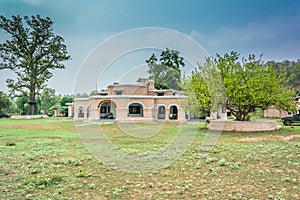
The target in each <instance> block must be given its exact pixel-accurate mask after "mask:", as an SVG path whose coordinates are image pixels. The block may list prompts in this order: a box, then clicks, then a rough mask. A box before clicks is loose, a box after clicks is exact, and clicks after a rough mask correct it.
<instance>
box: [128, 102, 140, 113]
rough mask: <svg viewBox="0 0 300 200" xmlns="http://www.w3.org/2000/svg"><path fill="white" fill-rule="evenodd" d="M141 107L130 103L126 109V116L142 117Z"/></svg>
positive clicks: (138, 104)
mask: <svg viewBox="0 0 300 200" xmlns="http://www.w3.org/2000/svg"><path fill="white" fill-rule="evenodd" d="M143 114H144V111H143V105H142V104H140V103H132V104H130V105H129V107H128V116H143Z"/></svg>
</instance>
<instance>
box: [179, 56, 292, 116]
mask: <svg viewBox="0 0 300 200" xmlns="http://www.w3.org/2000/svg"><path fill="white" fill-rule="evenodd" d="M278 70H279V69H276V66H275V65H274V64H272V63H266V64H264V63H263V62H262V60H261V57H260V58H259V59H256V57H255V56H254V55H249V57H248V59H245V58H242V59H241V62H239V54H238V53H236V52H231V54H230V55H229V54H225V55H224V56H223V57H222V56H220V55H217V57H216V58H215V59H214V60H213V61H212V60H211V59H208V60H207V61H206V62H205V63H204V64H203V65H200V66H199V70H198V71H195V72H194V73H193V74H192V75H191V77H190V78H189V80H190V81H191V82H187V85H191V88H192V89H193V90H194V93H195V94H196V99H197V104H198V105H199V107H200V108H201V109H207V110H215V109H216V107H215V106H218V105H222V106H224V107H226V109H228V110H229V111H230V112H231V113H232V114H233V115H234V116H235V117H236V119H237V120H240V121H244V120H245V119H246V117H247V115H248V114H249V113H250V112H253V111H255V109H256V108H262V109H264V108H267V107H269V106H275V107H276V108H278V109H282V110H289V111H292V110H295V104H294V102H293V97H294V94H295V92H294V91H293V90H289V89H287V88H285V87H284V85H285V83H286V81H287V79H286V77H287V75H286V73H284V72H282V71H278ZM214 77H216V78H214ZM194 79H195V80H199V81H193V80H194ZM203 84H206V87H207V88H206V87H205V86H203ZM186 87H189V86H185V87H184V88H186ZM183 91H184V92H185V91H186V90H183ZM206 97H209V98H206ZM189 99H190V100H189ZM187 101H190V102H193V101H194V102H196V101H195V97H190V96H188V100H187Z"/></svg>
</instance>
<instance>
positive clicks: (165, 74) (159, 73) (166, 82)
mask: <svg viewBox="0 0 300 200" xmlns="http://www.w3.org/2000/svg"><path fill="white" fill-rule="evenodd" d="M183 60H184V59H183V57H181V56H179V51H176V50H170V49H168V48H166V50H164V51H162V53H161V54H160V58H159V60H158V58H157V57H156V56H155V55H154V54H152V55H151V57H150V58H149V59H148V60H146V62H147V64H148V67H149V70H148V73H149V74H150V76H151V78H153V79H154V82H155V88H156V89H174V90H180V89H181V88H180V86H179V84H180V79H181V68H182V67H184V65H185V64H184V61H183Z"/></svg>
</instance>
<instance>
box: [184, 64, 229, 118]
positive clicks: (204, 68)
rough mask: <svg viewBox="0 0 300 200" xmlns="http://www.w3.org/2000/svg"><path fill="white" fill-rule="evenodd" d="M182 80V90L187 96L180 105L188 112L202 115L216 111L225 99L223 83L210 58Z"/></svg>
mask: <svg viewBox="0 0 300 200" xmlns="http://www.w3.org/2000/svg"><path fill="white" fill-rule="evenodd" d="M182 82H183V84H182V85H181V87H182V91H183V93H184V94H185V95H186V96H188V97H189V98H187V99H185V100H184V101H183V105H182V106H183V107H184V108H185V109H186V110H187V111H188V112H190V113H193V114H196V115H203V114H206V113H212V112H216V111H218V110H219V108H220V103H223V102H224V100H225V95H226V94H225V92H224V85H223V82H222V79H221V76H220V73H219V70H218V68H217V66H216V64H215V62H214V61H213V59H212V58H206V60H205V62H204V63H203V64H198V68H196V69H194V71H193V72H192V75H191V76H190V77H188V78H184V79H183V81H182Z"/></svg>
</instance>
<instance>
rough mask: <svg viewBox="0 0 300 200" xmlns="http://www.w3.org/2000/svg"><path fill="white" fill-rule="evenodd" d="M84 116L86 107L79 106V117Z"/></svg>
mask: <svg viewBox="0 0 300 200" xmlns="http://www.w3.org/2000/svg"><path fill="white" fill-rule="evenodd" d="M83 117H84V108H83V106H79V108H78V118H83Z"/></svg>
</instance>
